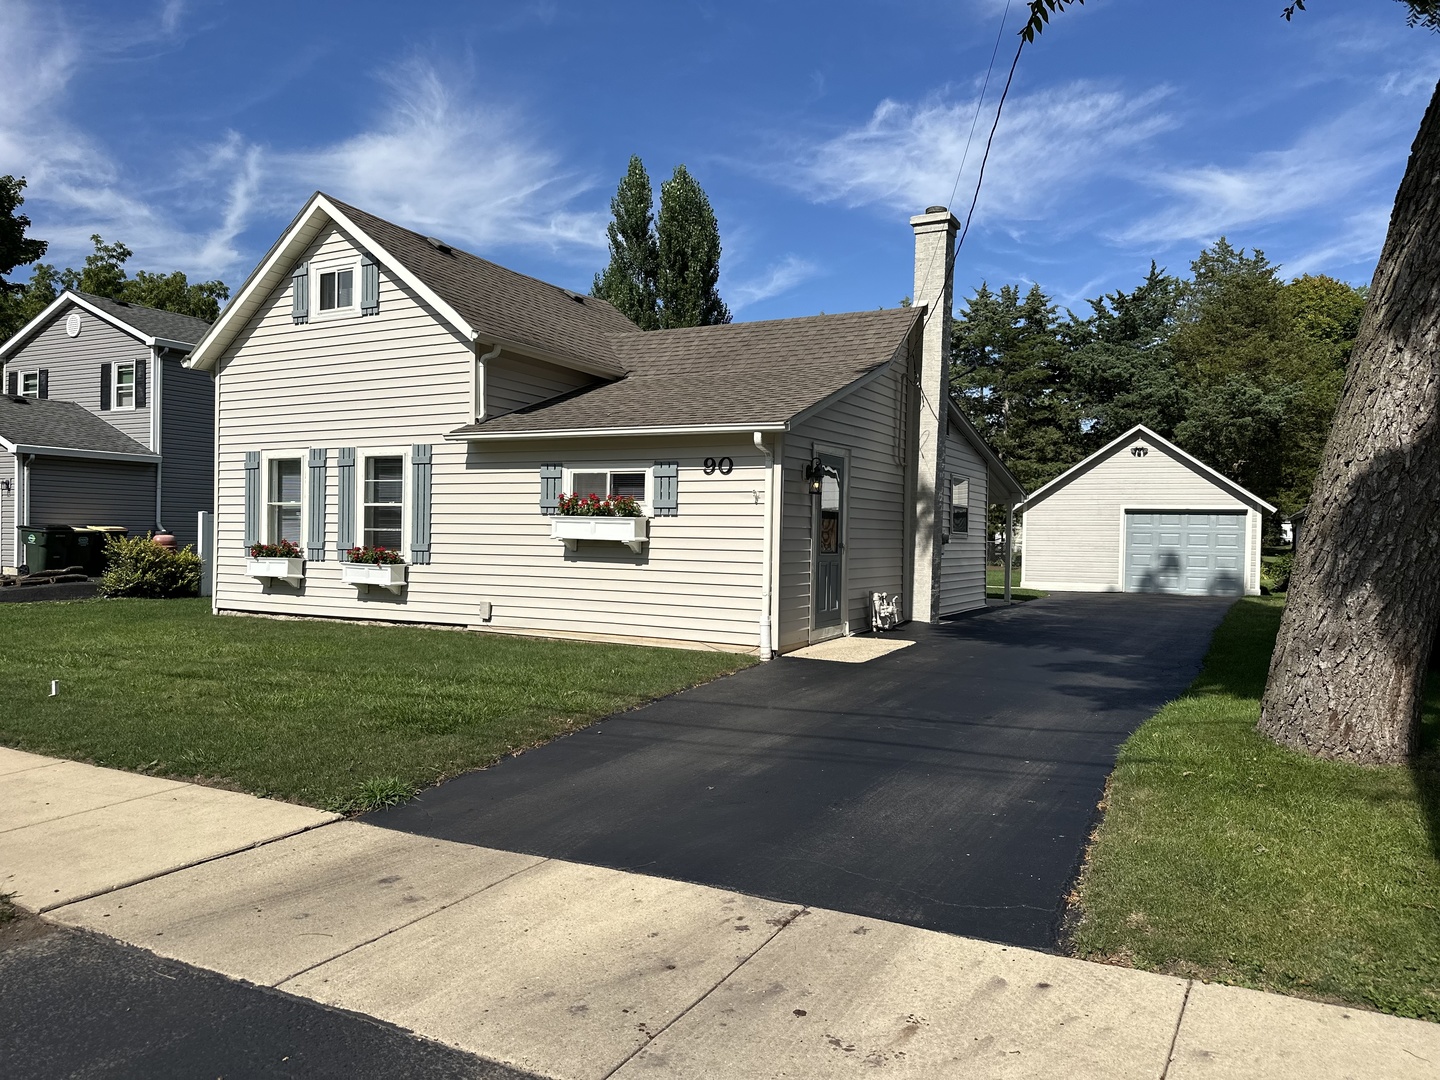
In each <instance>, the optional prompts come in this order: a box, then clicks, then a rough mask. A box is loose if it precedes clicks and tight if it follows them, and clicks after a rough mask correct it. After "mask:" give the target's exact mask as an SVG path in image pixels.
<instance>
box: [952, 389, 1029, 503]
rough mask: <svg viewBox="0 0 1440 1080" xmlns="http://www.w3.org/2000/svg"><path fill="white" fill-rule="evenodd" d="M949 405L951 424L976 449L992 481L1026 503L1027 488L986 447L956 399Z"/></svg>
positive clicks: (993, 500)
mask: <svg viewBox="0 0 1440 1080" xmlns="http://www.w3.org/2000/svg"><path fill="white" fill-rule="evenodd" d="M949 405H950V408H949V410H948V415H949V417H950V422H951V423H953V424H954V425H955V426H956V427H958V428H959V429H960V434H961V435H963V436H964V437H965V441H966V442H968V443H969V444H970V445H971V446H972V447H974V448H975V452H976V453H977V454H979V455H980V460H982V461H983V462H985V465H986V468H987V469H988V470H989V472H990V477H991V479H993V480H997V481H999V484H1000V486H1001V487H1002V488H1004V489H1005V493H1006V494H1007V495H1013V496H1014V497H1015V502H1024V501H1025V488H1024V487H1022V486H1021V484H1020V481H1019V480H1017V479H1016V478H1015V474H1014V473H1012V472H1011V471H1010V469H1009V468H1008V467H1007V466H1006V464H1005V463H1004V462H1003V461H1001V460H1000V459H999V458H998V457H996V456H995V451H994V450H991V449H990V447H989V446H987V445H986V443H985V440H984V439H983V438H982V437H981V436H980V432H979V430H978V429H977V428H976V427H975V425H974V424H972V423H971V422H970V418H969V417H968V416H966V415H965V413H964V412H963V411H962V410H961V408H960V406H959V405H957V404H956V403H955V399H954V398H951V399H950V401H949ZM990 501H991V502H992V503H993V502H1001V501H1003V500H999V499H991V500H990Z"/></svg>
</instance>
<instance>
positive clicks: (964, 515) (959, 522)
mask: <svg viewBox="0 0 1440 1080" xmlns="http://www.w3.org/2000/svg"><path fill="white" fill-rule="evenodd" d="M950 531H951V532H952V533H967V532H969V531H970V481H969V480H951V481H950Z"/></svg>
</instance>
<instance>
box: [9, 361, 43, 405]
mask: <svg viewBox="0 0 1440 1080" xmlns="http://www.w3.org/2000/svg"><path fill="white" fill-rule="evenodd" d="M26 375H34V376H35V393H33V394H27V393H26V392H25V376H26ZM15 393H16V395H17V396H19V397H33V398H35V399H36V400H37V401H38V400H39V398H40V369H39V368H38V367H37V368H32V369H30V370H29V371H21V370H20V369H19V368H16V369H15Z"/></svg>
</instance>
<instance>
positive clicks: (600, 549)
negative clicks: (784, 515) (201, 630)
mask: <svg viewBox="0 0 1440 1080" xmlns="http://www.w3.org/2000/svg"><path fill="white" fill-rule="evenodd" d="M337 241H338V237H337V236H336V235H334V234H331V235H329V236H327V237H322V238H321V240H320V243H321V244H322V245H324V247H325V249H326V251H325V254H330V253H332V252H334V251H335V245H336V244H337ZM338 242H343V241H338ZM310 258H312V259H313V258H316V256H315V255H313V254H312V255H311V256H310ZM380 287H381V298H380V301H381V302H380V314H379V315H376V316H370V317H364V318H354V319H350V320H345V321H338V322H329V323H318V322H311V323H310V324H308V325H304V326H294V325H292V322H291V317H290V287H289V285H288V284H287V285H285V286H284V287H282V288H281V289H279V290H277V292H276V293H275V295H273V296H272V297H271V298H270V301H269V303H268V304H267V305H265V306H264V308H263V309H262V311H261V313H260V314H259V315H257V317H256V319H255V320H253V321H252V323H251V325H250V326H249V327H248V328H247V330H246V332H245V333H244V334H243V335H242V337H241V338H240V340H239V341H238V342H237V344H236V345H235V346H232V348H231V350H230V351H229V352H228V353H227V355H226V357H225V359H224V360H223V361H222V374H221V377H220V381H219V393H220V416H221V420H220V431H221V440H220V463H219V470H220V471H219V477H218V504H219V515H218V518H217V522H216V528H217V538H216V541H217V557H216V570H217V577H216V586H215V594H216V604H217V606H218V607H219V608H221V609H229V610H239V611H255V612H271V613H285V614H296V615H321V616H333V617H346V618H366V619H394V620H397V621H415V622H438V623H451V624H457V625H476V624H479V623H480V622H481V613H480V605H481V604H482V603H489V604H491V605H493V606H492V613H493V614H492V618H491V620H490V622H489V623H487V624H486V625H487V626H488V627H489V628H492V629H495V630H502V631H503V630H505V629H515V630H525V631H530V632H537V633H547V632H548V633H556V634H575V633H578V634H592V635H597V636H600V635H615V636H624V637H648V638H670V639H678V640H684V641H693V642H697V643H701V642H704V643H713V644H719V645H724V646H729V647H737V648H753V647H755V645H756V644H757V640H758V623H759V617H760V596H761V566H760V564H761V555H762V551H761V548H762V538H763V535H764V518H763V511H764V507H763V505H761V503H760V502H758V501H757V497H756V493H757V492H758V493H760V497H761V499H762V500H763V493H764V488H765V478H764V468H763V460H762V458H761V456H760V455H759V453H758V452H757V451H756V450H755V448H754V447H753V446H752V445H751V444H750V442H749V440H748V439H746V440H743V441H742V440H727V441H707V440H701V439H689V440H677V439H670V440H664V441H661V440H654V439H649V440H640V441H636V440H611V439H605V440H597V439H580V440H570V441H568V442H557V441H548V442H547V441H537V442H533V443H531V442H523V443H503V444H484V443H479V444H475V445H474V446H473V447H472V446H469V445H467V444H464V443H451V442H445V441H444V434H445V432H447V431H450V430H452V429H454V428H456V427H458V426H460V425H461V424H464V423H466V422H467V419H468V417H467V413H468V411H469V409H470V391H471V380H472V378H473V365H474V353H473V351H471V349H470V346H469V345H468V343H466V342H463V341H460V340H458V339H456V338H455V337H454V336H453V335H452V334H450V333H449V332H448V331H447V330H446V329H445V327H444V325H443V324H441V323H440V322H439V321H438V320H437V318H436V317H435V316H434V315H433V313H431V312H430V311H429V310H428V309H427V308H426V307H425V306H423V304H422V303H421V302H419V301H418V300H417V299H416V298H414V297H412V296H410V295H409V294H408V293H407V292H405V291H404V290H402V289H401V288H400V287H399V286H398V285H397V284H396V282H395V280H394V279H393V278H392V277H391V275H390V274H389V273H388V272H387V271H386V269H385V268H384V267H383V266H382V268H381V276H380ZM312 296H313V294H312ZM313 306H314V305H313V303H312V310H313ZM587 381H588V380H587ZM417 442H418V443H429V444H431V445H432V447H433V455H434V463H433V479H432V502H433V513H432V517H431V531H432V540H431V544H432V547H431V558H432V561H431V563H430V564H429V565H424V566H411V567H410V568H409V584H408V586H407V587H406V588H405V590H404V591H403V592H402V594H401V595H400V596H398V597H397V596H394V595H393V594H391V593H389V592H385V591H383V590H370V591H369V592H368V594H367V593H366V592H365V591H363V590H361V589H359V588H357V587H356V586H354V585H347V584H345V583H344V582H342V581H341V580H340V574H341V569H340V567H341V564H340V563H338V562H336V561H335V559H334V554H333V552H334V549H335V547H336V544H337V542H338V534H337V516H338V515H337V509H336V508H337V500H338V490H339V470H338V468H337V467H336V451H337V449H338V448H340V447H342V446H353V447H355V448H356V449H357V452H358V455H359V456H361V457H363V455H364V454H365V453H366V451H367V450H375V449H384V448H399V449H408V447H409V446H410V445H411V444H412V443H417ZM311 446H322V447H324V448H326V449H327V450H328V451H329V453H328V456H327V468H326V488H327V491H326V513H325V524H326V559H325V561H323V562H318V563H317V562H310V563H307V565H306V580H305V582H304V584H303V585H302V586H301V587H300V588H299V589H296V588H294V587H291V586H287V585H274V586H270V585H265V584H263V583H262V582H261V581H259V580H257V579H255V578H251V577H249V576H247V575H246V574H245V566H244V556H245V552H244V549H243V536H242V529H243V522H244V458H245V453H246V451H250V450H258V451H275V450H294V451H296V452H297V454H298V453H303V452H304V451H305V450H306V449H307V448H309V447H311ZM707 457H714V458H720V457H730V458H733V460H734V463H735V467H734V469H733V471H732V472H731V474H730V475H729V476H721V475H720V474H719V473H718V472H716V473H714V474H712V475H710V476H706V475H705V473H704V468H703V466H704V461H705V459H706V458H707ZM635 461H643V462H646V463H649V462H652V461H679V462H680V476H679V499H680V511H679V514H678V516H676V517H669V518H656V519H654V520H652V521H651V523H650V542H649V544H648V546H647V549H646V550H645V552H644V553H643V554H641V555H634V554H632V553H631V552H630V551H629V549H627V548H625V547H623V546H621V545H620V544H617V543H605V542H581V543H580V545H579V550H578V551H576V552H573V553H572V552H568V551H567V550H566V548H565V546H564V545H563V544H562V543H561V542H560V541H558V540H552V539H551V538H550V523H551V520H552V519H551V518H549V517H546V516H544V515H542V514H541V513H540V508H539V498H540V465H541V464H542V463H547V462H560V463H563V464H566V465H569V466H572V467H576V466H585V465H594V466H599V465H606V464H617V463H619V464H625V463H630V462H635ZM356 471H357V475H358V472H359V466H358V465H357V470H356ZM407 497H408V492H407ZM359 518H360V511H359V509H358V507H357V529H358V527H359Z"/></svg>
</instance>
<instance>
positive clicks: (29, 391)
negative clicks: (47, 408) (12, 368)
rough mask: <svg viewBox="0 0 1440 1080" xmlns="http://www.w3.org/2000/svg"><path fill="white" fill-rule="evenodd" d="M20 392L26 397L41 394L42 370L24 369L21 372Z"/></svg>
mask: <svg viewBox="0 0 1440 1080" xmlns="http://www.w3.org/2000/svg"><path fill="white" fill-rule="evenodd" d="M20 393H21V394H23V395H24V396H25V397H39V396H40V372H38V371H22V372H21V373H20Z"/></svg>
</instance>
